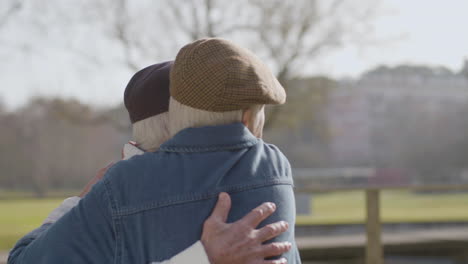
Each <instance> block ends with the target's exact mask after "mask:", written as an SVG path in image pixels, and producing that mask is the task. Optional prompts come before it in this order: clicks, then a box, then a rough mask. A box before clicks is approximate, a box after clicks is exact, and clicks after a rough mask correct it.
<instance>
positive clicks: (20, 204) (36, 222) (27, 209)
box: [0, 199, 62, 251]
mask: <svg viewBox="0 0 468 264" xmlns="http://www.w3.org/2000/svg"><path fill="white" fill-rule="evenodd" d="M61 202H62V199H20V200H0V251H4V250H9V249H10V248H11V247H13V245H14V244H15V243H16V241H17V240H18V239H19V238H20V237H22V236H24V235H25V234H26V233H28V232H29V231H32V230H33V229H35V228H37V227H39V226H40V225H41V223H42V221H43V220H44V219H45V218H46V217H47V215H48V214H49V212H51V211H52V210H53V209H54V208H55V207H57V206H58V205H59V204H60V203H61Z"/></svg>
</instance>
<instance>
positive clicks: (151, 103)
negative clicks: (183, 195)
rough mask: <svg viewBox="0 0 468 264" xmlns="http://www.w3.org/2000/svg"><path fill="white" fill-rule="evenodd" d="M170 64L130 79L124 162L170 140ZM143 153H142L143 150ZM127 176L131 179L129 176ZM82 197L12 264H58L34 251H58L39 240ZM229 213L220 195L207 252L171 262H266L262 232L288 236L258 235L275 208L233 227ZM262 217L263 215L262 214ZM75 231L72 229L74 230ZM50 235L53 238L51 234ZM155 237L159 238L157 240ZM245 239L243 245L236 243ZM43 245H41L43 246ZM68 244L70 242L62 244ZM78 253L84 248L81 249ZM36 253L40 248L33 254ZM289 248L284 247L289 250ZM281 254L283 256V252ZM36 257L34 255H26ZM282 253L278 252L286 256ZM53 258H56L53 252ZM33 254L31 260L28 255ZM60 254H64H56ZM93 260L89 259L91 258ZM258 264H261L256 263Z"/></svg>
mask: <svg viewBox="0 0 468 264" xmlns="http://www.w3.org/2000/svg"><path fill="white" fill-rule="evenodd" d="M171 65H172V62H166V63H161V64H156V65H152V66H150V67H147V68H145V69H143V70H141V71H139V72H138V73H136V74H135V76H134V77H133V78H132V79H131V81H130V82H129V84H128V85H127V88H126V91H125V96H124V100H125V106H126V107H127V110H128V111H129V115H130V120H131V121H132V124H133V136H134V140H135V141H136V142H137V143H138V148H137V147H136V146H134V145H131V144H126V146H125V148H124V154H125V155H124V159H128V158H130V157H131V156H133V155H136V154H143V151H142V150H145V151H154V150H156V149H158V148H159V145H160V144H161V143H162V142H164V141H165V140H166V139H167V138H168V113H167V110H168V104H169V70H170V67H171ZM141 149H142V150H141ZM106 169H107V168H105V169H103V170H101V172H100V173H99V174H98V176H97V177H95V179H93V180H92V181H91V182H90V184H88V186H87V187H86V188H85V190H84V191H83V193H82V194H81V195H80V196H84V195H85V194H86V193H87V192H88V191H89V188H90V186H91V185H92V184H94V183H95V182H96V181H97V179H99V178H100V177H101V176H102V174H103V173H104V172H105V171H106ZM129 177H132V176H131V175H129ZM79 200H80V198H78V197H73V198H69V199H67V200H65V201H64V203H63V204H62V205H61V206H60V207H59V208H57V209H56V210H54V212H52V213H51V214H50V215H49V217H48V218H47V219H46V220H45V222H44V225H43V226H42V227H41V228H39V229H37V230H35V231H33V232H32V233H30V234H28V235H27V236H26V237H24V238H23V239H22V240H20V241H19V242H18V244H17V245H16V247H15V248H14V249H13V250H12V251H11V255H10V259H9V263H23V262H29V261H30V259H31V258H32V257H34V263H40V262H41V260H43V261H44V262H48V263H51V262H54V261H55V262H59V258H60V257H59V256H56V257H55V258H52V257H47V256H46V255H47V254H51V252H47V251H44V252H43V253H44V254H41V256H40V257H39V258H37V257H35V256H34V251H35V250H37V248H41V247H42V246H43V245H45V246H48V249H49V250H57V248H54V247H53V245H51V244H49V245H48V242H47V241H48V240H49V239H51V238H50V237H49V238H45V239H39V240H38V241H35V240H36V238H37V237H40V236H45V237H47V236H52V237H53V236H54V234H53V232H54V231H53V229H52V230H49V228H50V227H51V225H53V224H54V223H55V222H56V221H57V220H58V219H59V218H61V217H62V216H63V215H64V214H65V213H66V212H68V211H69V210H70V209H71V208H73V207H74V206H75V205H76V204H77V203H78V202H79ZM229 208H230V198H229V196H228V195H227V194H225V193H224V194H222V195H221V196H220V199H219V200H218V204H217V205H216V208H215V210H214V211H213V214H212V215H211V217H209V218H208V220H207V221H206V224H205V228H204V229H203V234H202V238H203V239H202V242H203V245H204V246H205V248H206V254H205V250H204V248H203V246H202V244H201V243H200V242H197V243H195V244H194V245H192V246H191V247H190V248H188V249H186V250H184V251H183V252H181V253H179V254H178V255H177V256H175V257H173V258H172V259H171V260H169V261H168V262H170V263H208V260H207V257H209V258H210V259H216V260H217V259H220V258H221V257H222V260H221V261H219V262H216V263H257V262H256V261H257V260H261V259H263V257H264V256H262V255H261V254H259V252H261V249H262V248H263V247H264V246H263V245H262V242H263V240H262V239H261V238H260V236H261V234H262V233H268V232H269V231H270V232H271V229H272V228H273V229H275V231H274V232H273V233H271V234H270V236H276V235H277V234H279V233H281V232H283V231H285V229H286V228H284V227H281V224H280V223H275V224H273V225H270V226H267V227H264V228H262V229H260V230H254V228H255V226H256V224H255V223H258V222H260V221H261V220H263V219H264V218H266V217H267V216H269V215H270V214H271V213H273V211H274V209H275V207H274V205H273V206H271V205H269V204H263V205H261V206H259V207H257V208H256V209H255V210H253V211H252V212H251V213H249V214H248V215H247V216H245V217H244V218H243V219H241V220H239V221H238V222H236V223H233V224H226V223H225V218H226V217H227V213H228V211H229ZM259 212H262V213H263V214H260V215H259ZM249 221H250V222H252V225H251V226H250V228H247V229H246V228H245V227H244V226H242V225H243V224H244V223H245V222H249ZM70 227H73V226H70ZM48 233H52V234H50V235H49V234H48ZM156 235H157V234H155V236H156ZM239 239H240V240H241V243H239V241H237V240H239ZM233 240H236V241H235V242H236V243H237V247H233V246H229V247H224V248H222V247H219V245H220V244H222V243H225V242H226V241H233ZM41 244H42V245H41ZM64 244H66V242H64ZM77 246H78V248H76V249H75V250H76V252H74V253H75V254H76V253H78V252H79V251H80V250H83V249H82V248H85V247H84V245H83V247H81V246H79V245H77ZM35 248H36V249H35ZM287 249H288V248H283V251H286V250H287ZM283 251H282V252H283ZM28 252H32V253H28ZM282 252H280V253H282ZM52 254H53V253H52ZM28 255H29V256H28ZM58 255H60V254H58ZM62 256H63V258H62V260H61V262H67V263H70V262H80V261H84V260H83V259H81V260H80V259H79V258H75V257H74V255H73V254H70V255H66V256H64V255H62ZM87 257H91V256H87ZM86 262H99V261H97V259H88V261H86ZM258 263H260V262H258Z"/></svg>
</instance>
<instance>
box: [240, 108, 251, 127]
mask: <svg viewBox="0 0 468 264" xmlns="http://www.w3.org/2000/svg"><path fill="white" fill-rule="evenodd" d="M251 122H252V110H251V109H245V110H243V111H242V123H243V124H244V126H246V127H248V128H250V127H249V126H250V125H251V124H250V123H251Z"/></svg>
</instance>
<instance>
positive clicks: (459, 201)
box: [297, 191, 468, 225]
mask: <svg viewBox="0 0 468 264" xmlns="http://www.w3.org/2000/svg"><path fill="white" fill-rule="evenodd" d="M311 210H312V212H313V215H311V216H308V215H299V216H298V217H297V224H299V225H307V224H324V225H326V224H361V223H364V220H365V195H364V192H363V191H352V192H332V193H324V194H315V195H314V196H313V199H312V204H311ZM381 216H382V221H383V222H385V223H398V222H410V223H411V222H437V221H441V222H457V221H460V222H468V193H451V194H415V193H412V192H409V191H384V192H382V193H381Z"/></svg>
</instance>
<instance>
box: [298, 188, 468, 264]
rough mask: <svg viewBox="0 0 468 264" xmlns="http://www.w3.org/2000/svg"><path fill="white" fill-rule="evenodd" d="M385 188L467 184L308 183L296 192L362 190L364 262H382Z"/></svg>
mask: <svg viewBox="0 0 468 264" xmlns="http://www.w3.org/2000/svg"><path fill="white" fill-rule="evenodd" d="M385 190H411V191H466V190H468V184H459V185H452V184H447V185H443V184H440V185H392V186H388V185H387V186H371V185H370V186H358V187H354V186H351V187H347V186H338V187H331V186H320V185H309V186H303V187H298V188H297V189H296V192H298V193H314V192H326V191H363V192H365V195H366V256H365V259H366V264H384V253H383V244H382V231H381V223H382V222H381V218H380V193H381V191H385ZM467 210H468V208H467Z"/></svg>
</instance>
